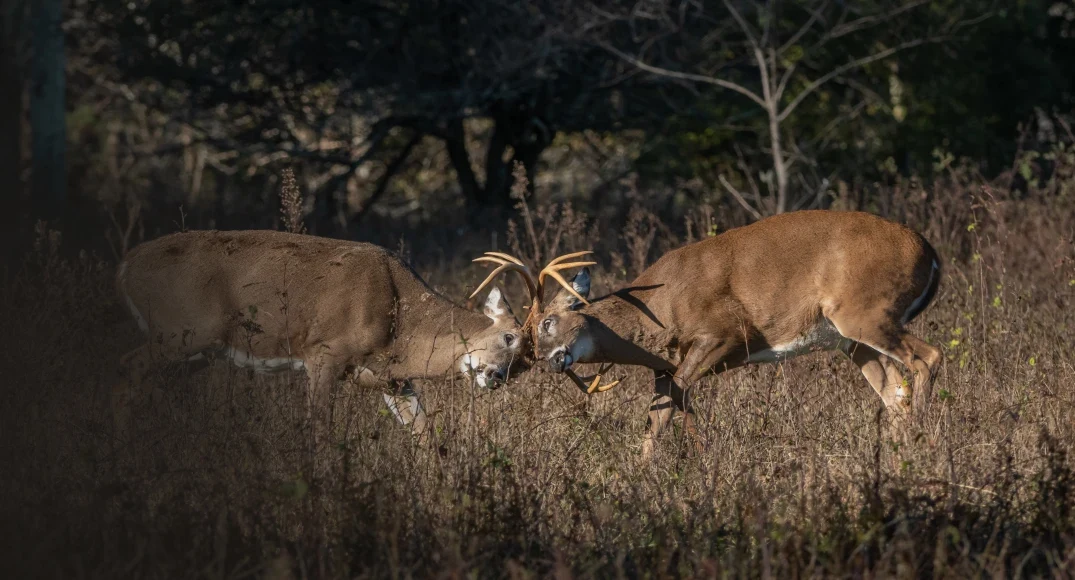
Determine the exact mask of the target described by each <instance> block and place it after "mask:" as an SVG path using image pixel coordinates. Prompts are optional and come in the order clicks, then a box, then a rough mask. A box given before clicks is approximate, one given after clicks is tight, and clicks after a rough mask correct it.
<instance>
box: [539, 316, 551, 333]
mask: <svg viewBox="0 0 1075 580" xmlns="http://www.w3.org/2000/svg"><path fill="white" fill-rule="evenodd" d="M550 328H552V318H546V319H545V320H542V321H541V329H542V330H544V331H545V332H548V331H549V329H550Z"/></svg>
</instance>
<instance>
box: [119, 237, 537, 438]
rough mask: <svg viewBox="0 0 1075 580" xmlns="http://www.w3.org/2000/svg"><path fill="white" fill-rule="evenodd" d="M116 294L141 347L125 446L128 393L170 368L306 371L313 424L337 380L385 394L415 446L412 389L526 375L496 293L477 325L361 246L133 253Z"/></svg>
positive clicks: (173, 243) (421, 419)
mask: <svg viewBox="0 0 1075 580" xmlns="http://www.w3.org/2000/svg"><path fill="white" fill-rule="evenodd" d="M116 286H117V290H118V293H119V295H120V297H121V299H122V301H123V302H124V303H125V304H126V306H127V308H128V309H129V310H130V312H131V314H132V316H133V317H134V319H135V321H136V322H137V324H138V326H139V328H140V329H141V331H142V333H143V334H144V335H145V337H146V339H147V340H146V341H145V342H144V343H143V344H142V345H141V346H138V347H137V348H135V349H134V350H132V351H130V352H128V353H127V354H126V355H124V356H123V357H122V359H121V362H120V366H121V368H122V371H123V377H122V379H121V380H119V381H118V382H117V383H116V384H115V386H114V387H113V392H112V407H113V414H114V421H115V423H116V427H117V428H116V431H117V433H126V428H127V425H128V423H129V413H130V402H131V400H132V396H133V393H134V392H136V391H140V390H141V389H142V388H143V386H144V383H145V381H146V379H147V375H148V374H149V373H150V371H151V370H152V369H153V368H156V366H158V365H161V364H166V363H182V362H193V361H203V362H204V361H206V360H208V359H209V358H215V357H224V358H227V359H230V360H231V361H232V362H233V363H234V364H235V365H238V366H239V367H243V368H247V369H251V370H252V371H254V372H255V373H276V372H285V371H304V372H305V373H306V376H307V378H308V386H307V390H306V395H307V396H306V399H307V415H308V418H311V419H313V418H314V416H315V415H317V414H319V413H321V412H323V411H325V410H326V409H330V407H331V404H330V403H331V396H330V395H331V392H332V389H333V387H334V386H335V384H336V382H337V381H339V380H343V379H349V380H351V381H353V382H354V383H356V384H358V385H359V386H361V387H366V388H379V389H382V391H383V396H384V400H385V403H386V404H387V405H388V407H389V409H391V410H392V412H393V414H394V415H395V416H396V418H397V419H398V420H399V421H400V422H401V423H403V424H404V425H406V424H410V425H411V431H412V433H413V434H414V435H416V436H418V438H419V439H422V438H423V437H424V435H425V434H426V414H425V411H424V410H423V408H422V405H421V402H420V399H419V396H418V393H417V392H416V391H415V389H414V386H413V384H412V381H413V380H415V379H424V378H434V377H444V376H446V375H450V374H456V373H458V374H461V375H463V376H464V377H466V378H467V379H468V380H470V381H471V382H473V383H475V384H476V385H477V386H478V387H480V388H484V389H489V390H494V389H496V388H498V387H500V386H501V385H503V384H504V383H505V382H506V381H507V380H508V379H509V376H510V373H512V372H514V371H519V372H521V371H523V370H526V368H528V366H529V360H530V359H528V358H527V356H524V355H527V354H528V353H529V350H528V345H529V335H528V334H526V333H524V332H522V328H521V326H520V324H519V322H518V320H517V319H516V318H515V315H514V314H513V312H512V309H511V307H510V306H509V304H508V303H507V301H506V299H505V298H504V296H503V294H502V293H501V291H500V289H499V288H497V287H494V288H493V289H492V290H490V291H489V294H488V297H487V298H486V300H485V303H484V307H483V308H482V312H480V313H479V312H474V311H472V310H468V309H466V308H463V307H461V306H457V305H456V304H455V303H453V302H452V301H451V300H449V299H448V298H446V297H445V296H443V295H441V294H439V293H437V292H436V291H434V290H433V289H431V288H430V287H429V285H428V284H426V282H425V281H423V280H422V279H421V277H419V276H418V274H417V273H416V272H415V271H414V270H413V269H411V268H410V267H409V266H407V265H406V264H405V263H404V262H403V261H402V260H401V259H400V258H399V257H398V256H397V255H396V254H393V253H392V252H390V251H388V250H386V249H385V248H382V247H380V246H376V245H373V244H368V243H360V242H351V241H343V240H336V239H329V238H321V237H316V236H309V235H302V234H293V233H286V232H278V231H265V230H246V231H212V230H208V231H188V232H180V233H173V234H170V235H166V236H163V237H160V238H157V239H155V240H152V241H149V242H145V243H143V244H140V245H139V246H137V247H135V248H134V249H133V250H132V251H131V252H130V253H128V254H127V256H126V257H125V259H124V260H123V261H122V263H121V264H119V266H118V268H117V274H116ZM327 424H328V425H331V411H329V416H328V420H327ZM314 433H315V438H314V441H315V445H316V439H317V433H318V428H316V427H315V429H314Z"/></svg>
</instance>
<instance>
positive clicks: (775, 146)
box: [769, 106, 788, 213]
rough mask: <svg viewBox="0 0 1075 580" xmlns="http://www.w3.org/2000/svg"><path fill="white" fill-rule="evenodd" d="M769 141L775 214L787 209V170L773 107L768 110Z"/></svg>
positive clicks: (778, 125) (777, 121)
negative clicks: (773, 178)
mask: <svg viewBox="0 0 1075 580" xmlns="http://www.w3.org/2000/svg"><path fill="white" fill-rule="evenodd" d="M769 141H770V145H771V148H772V150H773V172H774V173H775V174H776V213H784V212H785V211H787V209H788V168H787V163H786V160H785V159H784V149H783V147H782V145H781V143H780V119H779V118H778V117H777V112H776V108H775V106H774V107H772V108H770V110H769Z"/></svg>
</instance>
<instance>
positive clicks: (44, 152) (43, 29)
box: [30, 0, 67, 223]
mask: <svg viewBox="0 0 1075 580" xmlns="http://www.w3.org/2000/svg"><path fill="white" fill-rule="evenodd" d="M31 18H32V20H33V59H32V63H31V74H32V86H31V90H32V92H31V94H30V131H31V136H32V139H33V141H32V143H33V145H32V154H33V201H34V204H33V205H34V213H35V214H36V217H38V218H40V219H45V220H48V221H50V222H53V223H56V222H58V221H60V220H61V219H62V217H63V213H64V206H65V202H66V194H67V173H66V169H67V168H66V166H65V164H64V154H65V151H66V148H67V107H66V103H65V100H64V93H65V74H64V73H65V70H64V69H65V65H66V63H65V57H64V38H63V28H62V26H61V25H62V23H63V0H35V2H34V3H33V6H32V8H31Z"/></svg>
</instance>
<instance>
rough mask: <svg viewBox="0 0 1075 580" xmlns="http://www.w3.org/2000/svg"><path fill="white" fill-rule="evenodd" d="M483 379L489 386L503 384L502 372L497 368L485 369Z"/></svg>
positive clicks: (503, 376)
mask: <svg viewBox="0 0 1075 580" xmlns="http://www.w3.org/2000/svg"><path fill="white" fill-rule="evenodd" d="M485 378H486V380H487V381H488V382H489V384H496V383H503V382H504V379H505V375H504V371H503V370H501V369H498V368H493V367H485Z"/></svg>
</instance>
